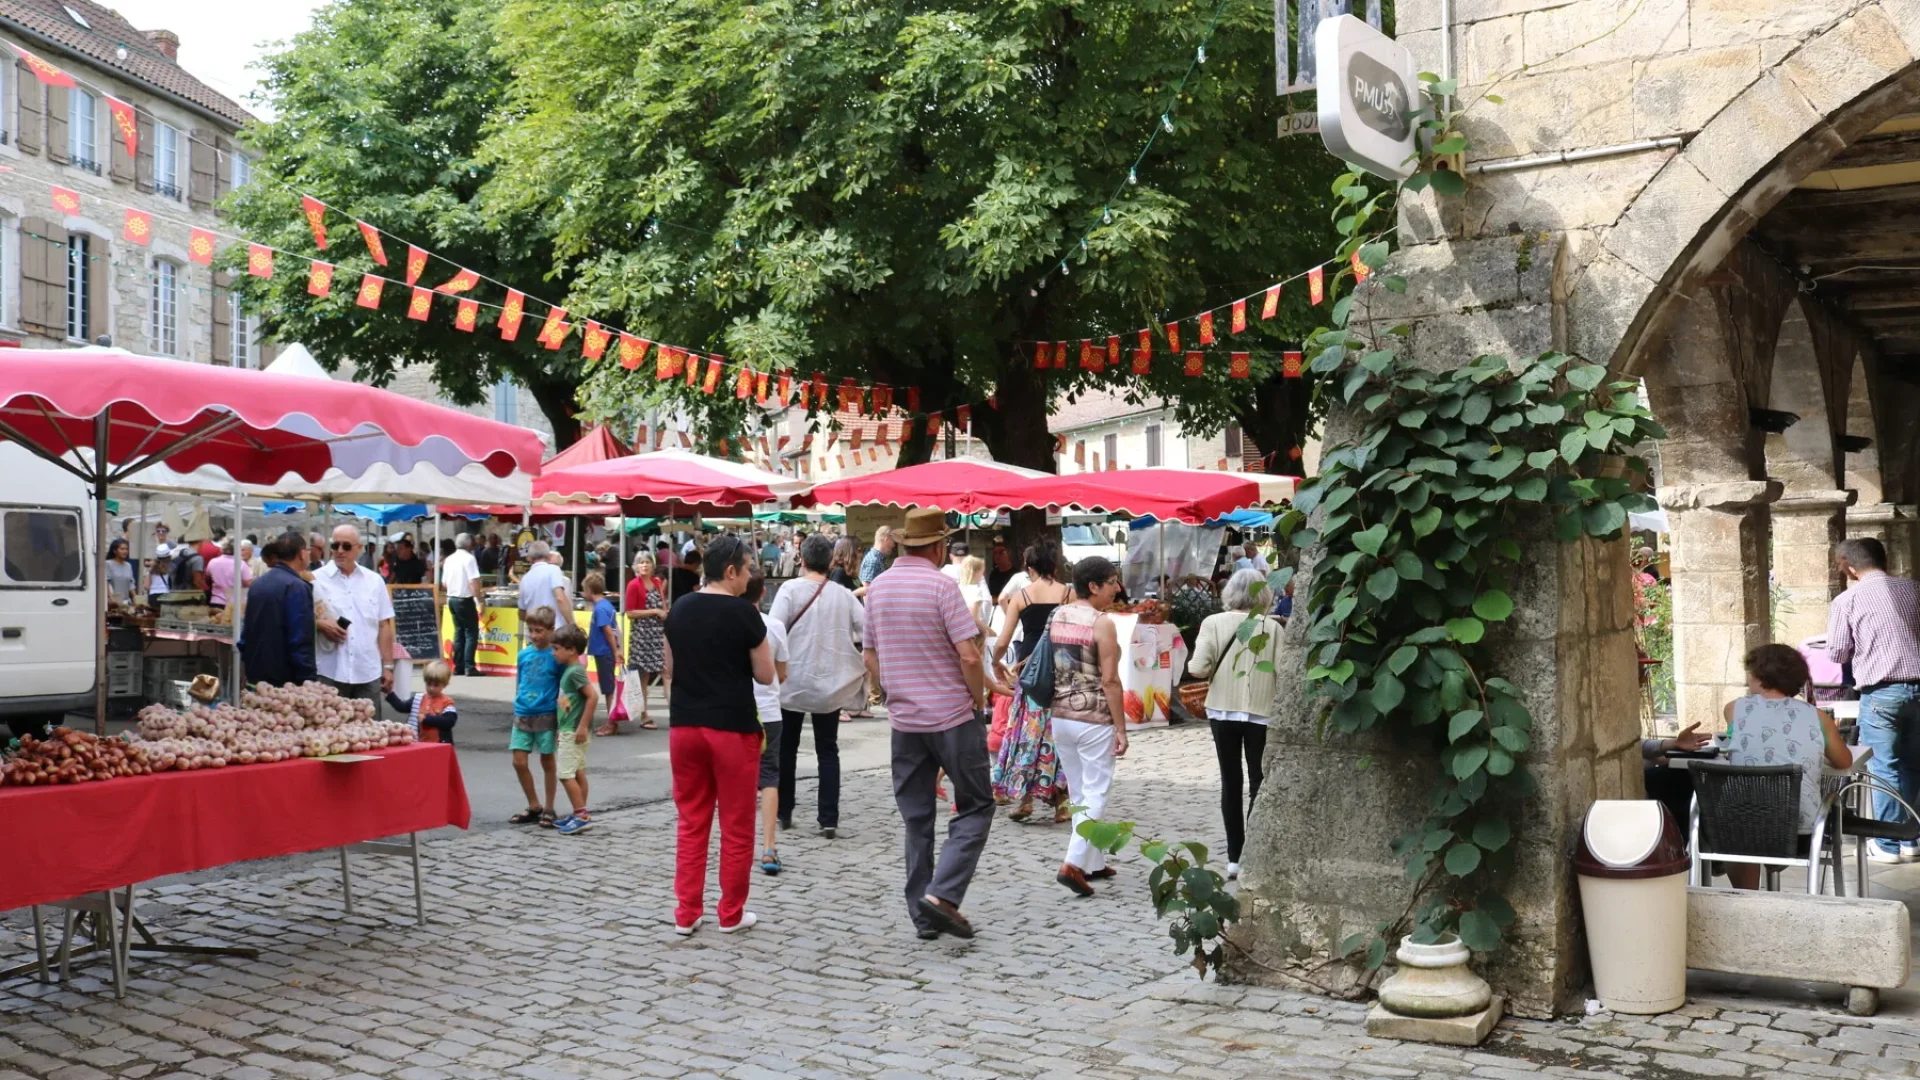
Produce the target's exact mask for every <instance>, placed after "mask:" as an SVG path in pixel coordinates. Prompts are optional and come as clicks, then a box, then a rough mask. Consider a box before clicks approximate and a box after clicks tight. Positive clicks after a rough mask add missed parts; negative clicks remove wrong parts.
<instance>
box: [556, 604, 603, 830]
mask: <svg viewBox="0 0 1920 1080" xmlns="http://www.w3.org/2000/svg"><path fill="white" fill-rule="evenodd" d="M586 648H587V634H586V631H584V630H582V629H580V628H579V627H578V626H573V625H568V626H563V627H561V628H560V629H558V630H556V631H554V633H553V659H554V662H555V663H557V664H559V665H560V713H559V721H560V736H559V751H560V752H559V758H560V783H562V784H563V785H565V786H566V789H567V802H569V803H571V804H573V813H571V814H568V815H567V816H566V817H564V818H561V819H560V821H559V823H558V824H556V825H555V826H554V827H553V828H554V831H555V832H557V833H559V834H560V835H561V836H578V835H579V834H581V833H583V832H586V831H587V830H588V829H591V828H593V815H592V814H589V813H588V812H587V738H588V732H590V731H592V730H593V713H594V710H595V709H596V708H598V707H599V705H600V695H599V693H598V692H597V691H596V690H595V689H594V686H593V682H592V681H591V680H589V679H588V678H587V665H585V664H583V663H581V662H580V654H581V653H582V652H584V651H586Z"/></svg>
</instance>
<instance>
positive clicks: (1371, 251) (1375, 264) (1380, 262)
mask: <svg viewBox="0 0 1920 1080" xmlns="http://www.w3.org/2000/svg"><path fill="white" fill-rule="evenodd" d="M1392 250H1393V249H1392V248H1391V247H1390V246H1389V245H1388V244H1387V242H1386V241H1385V240H1375V241H1373V242H1372V243H1367V244H1361V245H1360V261H1361V263H1363V264H1365V266H1366V268H1367V269H1369V270H1378V269H1380V268H1381V267H1383V266H1385V265H1387V256H1388V255H1389V254H1391V253H1392Z"/></svg>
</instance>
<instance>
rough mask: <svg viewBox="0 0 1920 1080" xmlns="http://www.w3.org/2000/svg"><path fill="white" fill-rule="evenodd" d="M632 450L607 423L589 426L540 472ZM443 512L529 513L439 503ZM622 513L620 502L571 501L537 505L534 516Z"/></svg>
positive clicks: (607, 458)
mask: <svg viewBox="0 0 1920 1080" xmlns="http://www.w3.org/2000/svg"><path fill="white" fill-rule="evenodd" d="M632 453H633V451H632V450H630V449H628V448H627V445H626V444H625V443H623V442H621V441H620V440H619V439H616V438H614V436H613V432H611V431H608V430H607V426H606V425H605V424H601V425H599V426H597V427H594V428H591V429H589V430H588V431H587V432H586V433H584V434H582V435H581V436H580V438H579V439H577V440H575V442H574V444H573V445H572V446H569V447H567V448H566V449H565V450H562V451H560V452H559V453H557V454H555V455H553V456H552V457H550V458H548V459H547V460H545V461H543V462H541V463H540V471H541V473H543V474H544V473H550V472H555V471H557V470H560V469H570V468H572V467H574V466H576V465H595V464H598V463H600V462H602V461H612V460H614V459H615V458H623V457H628V456H631V455H632ZM434 509H435V510H437V511H439V512H440V513H442V514H450V515H455V516H459V517H497V518H517V517H520V516H521V515H522V514H524V513H526V507H524V506H506V505H501V506H437V507H435V508H434ZM619 513H620V508H619V507H618V506H595V505H590V504H569V505H565V506H553V505H547V506H536V507H534V508H533V516H534V517H536V518H549V519H551V518H574V517H615V516H617V515H618V514H619Z"/></svg>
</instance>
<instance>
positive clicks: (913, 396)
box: [907, 386, 920, 413]
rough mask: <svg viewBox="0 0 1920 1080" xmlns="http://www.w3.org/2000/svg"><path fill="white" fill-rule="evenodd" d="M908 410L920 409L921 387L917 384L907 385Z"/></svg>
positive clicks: (915, 410)
mask: <svg viewBox="0 0 1920 1080" xmlns="http://www.w3.org/2000/svg"><path fill="white" fill-rule="evenodd" d="M907 411H908V412H909V413H917V412H919V411H920V388H919V387H917V386H909V387H907Z"/></svg>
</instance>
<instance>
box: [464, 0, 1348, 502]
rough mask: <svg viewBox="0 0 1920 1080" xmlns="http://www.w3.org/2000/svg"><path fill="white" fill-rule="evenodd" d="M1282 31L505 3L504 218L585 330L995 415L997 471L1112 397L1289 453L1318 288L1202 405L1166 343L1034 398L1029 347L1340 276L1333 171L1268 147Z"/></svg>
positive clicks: (1210, 7)
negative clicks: (546, 260) (1087, 394)
mask: <svg viewBox="0 0 1920 1080" xmlns="http://www.w3.org/2000/svg"><path fill="white" fill-rule="evenodd" d="M1271 10H1272V9H1271V6H1270V4H1268V3H1267V0H1224V2H1220V3H1218V4H1217V6H1216V4H1215V3H1214V2H1212V0H1207V2H1201V3H1195V2H1192V0H1085V2H1079V3H1073V4H1063V3H1059V2H1058V0H1054V2H1044V3H1043V2H1035V0H928V2H906V3H898V4H872V3H868V2H864V0H809V2H806V3H794V2H790V0H627V2H624V3H607V2H605V0H509V2H507V3H506V4H504V5H502V6H501V8H500V10H499V18H498V20H497V22H496V24H495V31H494V33H495V34H496V35H497V37H498V40H499V48H498V51H497V53H496V55H497V56H498V57H500V58H501V59H503V60H504V61H505V62H506V63H507V64H509V65H510V66H511V68H512V71H513V79H512V81H511V84H510V86H509V87H508V89H507V92H506V99H505V100H506V108H505V109H504V110H502V111H501V112H500V113H499V114H498V115H497V117H496V120H495V122H494V123H493V124H492V125H491V131H490V137H489V139H488V142H487V145H486V146H485V148H484V150H483V151H482V155H481V156H482V158H483V160H484V161H486V162H487V163H489V164H490V165H491V166H492V167H493V168H494V170H495V172H494V174H493V177H492V179H491V180H490V181H489V182H488V193H487V194H488V198H487V200H486V202H487V205H488V207H489V209H490V211H491V212H492V213H494V214H496V215H498V216H497V217H496V222H497V223H502V224H504V223H507V222H531V221H537V222H539V228H540V230H541V231H542V232H543V233H550V234H551V236H552V237H553V249H552V256H553V259H552V262H551V264H550V265H549V266H547V267H546V268H545V269H546V270H547V271H548V272H550V273H556V274H559V275H561V276H562V277H564V278H565V279H567V282H568V284H569V285H570V297H571V306H572V307H573V308H574V309H576V310H580V311H584V312H587V313H589V314H593V315H595V316H596V317H602V318H606V319H609V320H612V321H616V322H619V323H621V324H623V325H626V326H628V327H629V328H631V329H632V330H634V331H635V332H636V333H641V334H644V335H645V336H647V337H650V338H654V339H657V340H664V341H671V342H675V343H677V344H680V345H685V346H690V347H693V348H696V349H705V350H710V351H716V352H723V353H725V354H727V355H728V356H730V357H734V358H739V359H743V360H745V361H746V362H749V363H751V364H754V365H755V366H758V367H762V368H767V369H785V368H792V369H794V370H796V371H798V372H802V373H809V372H813V371H816V370H817V371H822V372H825V373H826V374H827V375H828V376H829V377H830V378H833V379H836V380H837V379H838V378H839V377H842V376H851V377H856V378H859V379H861V380H862V381H872V382H879V383H886V384H890V385H894V386H908V385H914V386H918V387H920V388H921V390H922V399H921V401H922V405H923V406H924V407H927V408H939V407H945V406H953V405H960V404H967V403H973V402H978V401H980V400H982V399H985V398H987V397H988V396H990V395H991V396H993V397H994V398H995V400H996V401H997V405H998V408H997V409H983V408H975V409H974V410H973V417H974V423H975V425H976V429H977V430H978V431H979V432H980V434H982V435H983V436H984V437H985V439H986V440H987V442H988V444H989V446H990V447H991V449H992V450H993V453H994V455H995V457H997V458H999V459H1000V460H1004V461H1011V462H1015V463H1019V464H1024V465H1029V466H1034V467H1040V468H1050V467H1051V460H1052V459H1051V446H1050V443H1049V439H1048V436H1047V422H1046V416H1047V409H1048V406H1049V404H1050V402H1051V401H1052V400H1053V399H1054V398H1055V397H1057V396H1058V395H1060V394H1062V393H1072V392H1075V391H1077V390H1080V389H1083V388H1085V387H1087V386H1088V385H1090V384H1095V383H1097V384H1100V385H1103V386H1124V387H1126V388H1128V390H1129V392H1131V393H1136V394H1140V395H1165V396H1170V397H1174V398H1176V399H1177V400H1178V402H1179V404H1180V409H1181V412H1182V414H1183V418H1184V419H1186V420H1188V421H1190V422H1192V423H1194V424H1195V425H1197V426H1199V427H1202V428H1207V427H1212V428H1216V429H1217V427H1219V426H1220V425H1222V424H1224V423H1227V422H1232V421H1239V422H1241V423H1243V424H1245V425H1246V426H1247V427H1248V429H1249V431H1250V432H1251V433H1253V434H1254V435H1255V436H1256V438H1257V439H1259V440H1260V441H1261V444H1262V448H1263V450H1268V449H1283V446H1284V444H1282V443H1281V442H1279V440H1282V439H1286V438H1288V437H1289V435H1288V433H1289V432H1290V433H1291V438H1293V439H1297V438H1298V432H1299V428H1300V427H1301V426H1302V425H1303V423H1304V416H1305V410H1304V402H1305V395H1304V394H1301V393H1292V392H1289V391H1290V389H1291V388H1290V387H1288V386H1285V385H1282V384H1280V382H1279V380H1277V379H1274V378H1272V376H1273V374H1274V372H1275V370H1276V369H1277V367H1278V365H1279V363H1280V352H1279V347H1280V342H1281V341H1282V340H1283V339H1284V338H1285V337H1287V336H1298V335H1299V334H1300V333H1301V332H1302V331H1303V330H1305V329H1306V327H1307V326H1308V325H1310V322H1311V320H1310V318H1309V315H1308V311H1307V309H1306V308H1305V305H1304V300H1303V298H1302V297H1301V296H1300V294H1301V293H1303V292H1304V289H1300V288H1294V289H1292V290H1291V291H1290V293H1289V297H1288V302H1287V305H1286V306H1285V308H1284V309H1283V316H1282V318H1280V319H1278V320H1276V321H1275V322H1274V323H1272V324H1266V325H1259V326H1256V329H1255V331H1254V332H1253V333H1251V334H1249V335H1247V336H1246V337H1242V338H1237V339H1234V340H1235V343H1236V345H1239V346H1240V347H1243V348H1245V347H1250V348H1253V349H1255V350H1257V351H1256V355H1255V370H1254V376H1255V377H1254V378H1252V379H1247V380H1230V379H1228V377H1227V370H1226V369H1227V355H1226V351H1225V350H1226V347H1225V345H1224V344H1223V345H1222V346H1219V347H1217V349H1216V351H1214V352H1213V353H1212V355H1211V356H1210V358H1209V362H1208V364H1207V368H1208V371H1207V374H1206V375H1205V376H1204V377H1201V378H1189V377H1186V376H1184V375H1182V374H1181V373H1180V365H1179V363H1178V362H1177V359H1176V358H1174V357H1172V356H1170V355H1169V354H1168V352H1167V350H1166V347H1165V342H1164V341H1163V340H1162V341H1158V342H1156V348H1157V353H1156V357H1155V361H1154V366H1153V371H1152V373H1151V374H1150V375H1148V376H1146V377H1144V378H1135V377H1133V376H1130V375H1121V376H1116V375H1114V374H1111V373H1108V374H1103V375H1098V376H1095V375H1092V374H1089V373H1083V372H1081V371H1079V370H1078V369H1077V366H1076V367H1072V368H1070V369H1069V370H1068V371H1065V372H1048V373H1045V374H1042V373H1039V372H1036V371H1034V370H1033V366H1032V354H1031V349H1030V347H1029V346H1027V345H1025V344H1023V343H1024V342H1028V341H1031V340H1034V339H1056V338H1060V339H1070V340H1077V339H1079V338H1083V337H1092V338H1096V339H1104V338H1105V337H1106V336H1107V335H1108V334H1109V333H1126V332H1128V331H1130V330H1133V329H1134V328H1138V327H1141V326H1145V325H1158V324H1159V323H1160V322H1161V321H1163V320H1164V319H1166V318H1168V317H1170V316H1190V315H1192V314H1194V313H1195V312H1197V311H1198V310H1200V309H1202V308H1204V307H1206V306H1208V305H1210V304H1212V305H1218V304H1224V303H1225V302H1226V301H1228V300H1230V299H1231V298H1233V297H1236V296H1239V295H1244V294H1246V293H1249V292H1252V291H1254V290H1256V289H1258V288H1259V287H1260V286H1262V285H1263V284H1265V283H1267V282H1270V281H1274V280H1278V279H1279V278H1281V277H1284V276H1286V275H1288V274H1290V273H1293V272H1295V271H1298V270H1299V269H1301V268H1302V267H1304V266H1305V265H1307V264H1308V263H1310V262H1312V261H1314V260H1315V259H1317V258H1319V257H1320V255H1319V253H1321V252H1323V251H1325V250H1327V249H1328V248H1329V247H1330V246H1331V241H1332V234H1331V231H1330V229H1329V228H1328V226H1327V220H1328V215H1327V214H1326V212H1325V211H1326V208H1327V205H1328V203H1329V200H1328V197H1327V196H1328V188H1327V182H1328V181H1329V180H1330V179H1331V178H1332V176H1333V175H1334V174H1335V173H1336V172H1337V171H1338V169H1337V166H1336V165H1335V163H1334V162H1333V161H1332V159H1330V158H1328V157H1327V156H1326V155H1325V154H1324V153H1323V152H1322V151H1321V149H1320V147H1319V146H1318V145H1317V143H1316V142H1314V141H1312V140H1311V139H1307V138H1293V139H1285V138H1280V137H1279V136H1278V134H1277V127H1278V122H1279V120H1280V117H1281V115H1282V114H1283V113H1284V111H1285V104H1284V103H1283V102H1282V101H1281V100H1280V99H1278V98H1276V97H1275V96H1274V94H1273V91H1272V85H1273V72H1272V63H1273V61H1272V52H1273V40H1272V22H1271V19H1272V15H1271ZM1203 42H1205V45H1206V49H1205V60H1204V64H1200V63H1197V62H1196V61H1197V60H1198V56H1197V52H1198V50H1199V47H1200V46H1201V44H1202V43H1203ZM1183 79H1184V80H1185V82H1184V86H1182V80H1183ZM1176 88H1179V89H1178V91H1177V93H1176ZM1163 115H1164V116H1165V118H1166V120H1167V121H1168V122H1169V125H1170V128H1171V130H1168V129H1167V125H1163V124H1162V118H1163ZM1156 130H1157V131H1158V134H1157V135H1156V136H1155V137H1154V141H1153V143H1152V145H1151V147H1150V148H1149V149H1148V150H1147V152H1146V153H1145V155H1144V156H1143V157H1141V158H1140V159H1139V160H1138V162H1137V166H1136V155H1139V154H1140V151H1141V147H1142V143H1143V141H1144V140H1145V139H1146V137H1147V136H1148V134H1149V133H1150V132H1154V131H1156ZM1130 169H1132V170H1133V176H1134V179H1135V181H1137V182H1129V179H1128V177H1129V170H1130ZM496 227H498V226H496ZM1083 236H1084V238H1085V239H1084V244H1083V243H1082V237H1083ZM1220 317H1221V318H1222V320H1224V318H1225V311H1224V310H1223V311H1222V312H1221V313H1220ZM1256 323H1257V319H1256ZM1192 332H1193V326H1192V324H1191V323H1189V324H1187V327H1186V333H1187V335H1188V337H1189V339H1190V338H1191V335H1192ZM1242 343H1250V344H1242ZM1124 344H1125V346H1126V347H1127V348H1128V349H1130V348H1131V347H1132V345H1133V340H1132V338H1131V337H1129V338H1128V339H1127V340H1126V341H1125V342H1124ZM1074 359H1075V360H1077V355H1076V356H1075V357H1074ZM1123 366H1124V365H1123ZM594 379H595V382H596V386H595V390H594V394H593V397H594V398H595V399H596V400H600V401H619V400H622V399H623V398H632V397H633V396H635V395H639V394H650V393H656V392H657V390H656V389H655V388H653V387H652V385H651V375H650V373H649V371H648V370H647V369H645V368H643V369H642V370H641V371H638V372H633V373H627V372H622V371H620V370H619V369H617V368H615V367H613V366H612V365H608V366H607V367H606V368H603V369H602V371H601V372H600V373H596V375H595V376H594ZM1263 384H1264V385H1265V387H1266V389H1265V391H1264V392H1263V393H1264V395H1265V397H1264V399H1263V398H1262V397H1261V396H1260V395H1257V394H1256V387H1259V386H1262V385H1263ZM1294 385H1296V386H1297V385H1298V384H1294ZM680 392H682V393H684V392H685V391H680ZM708 400H709V401H711V399H708ZM1283 410H1290V411H1288V415H1289V416H1290V417H1292V419H1289V420H1287V421H1286V422H1285V423H1278V424H1276V423H1271V422H1267V421H1271V420H1273V419H1274V418H1275V417H1276V416H1277V415H1278V412H1279V411H1283ZM1250 421H1251V422H1250ZM1269 443H1271V444H1272V445H1269ZM925 450H926V446H925V441H924V439H916V440H913V441H912V442H911V443H910V445H909V447H908V450H907V456H906V458H905V460H912V459H913V458H914V457H915V456H917V455H919V454H924V453H925Z"/></svg>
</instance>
